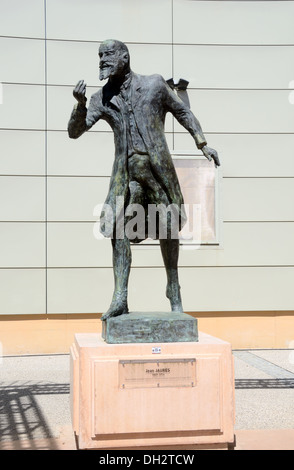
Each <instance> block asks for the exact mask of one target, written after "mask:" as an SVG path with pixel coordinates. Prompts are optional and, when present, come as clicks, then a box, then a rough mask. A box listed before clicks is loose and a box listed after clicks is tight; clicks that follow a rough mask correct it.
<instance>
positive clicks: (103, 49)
mask: <svg viewBox="0 0 294 470" xmlns="http://www.w3.org/2000/svg"><path fill="white" fill-rule="evenodd" d="M99 57H100V63H99V69H100V75H99V78H100V80H105V79H106V78H112V77H118V78H119V77H122V76H124V75H125V74H126V73H128V72H129V71H130V54H129V50H128V48H127V46H126V45H125V44H124V43H123V42H121V41H117V40H115V39H107V40H106V41H104V42H102V44H101V45H100V48H99Z"/></svg>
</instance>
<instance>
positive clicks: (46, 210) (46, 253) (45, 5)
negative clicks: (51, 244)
mask: <svg viewBox="0 0 294 470" xmlns="http://www.w3.org/2000/svg"><path fill="white" fill-rule="evenodd" d="M44 37H45V41H44V44H45V48H44V54H45V57H44V59H45V60H44V64H45V67H44V75H45V76H44V81H45V313H46V315H48V293H47V288H48V271H47V267H48V223H47V219H48V214H47V212H48V207H47V206H48V200H47V199H48V188H47V182H48V179H47V175H48V162H47V157H48V155H47V150H48V145H47V127H48V122H47V116H48V112H47V111H48V110H47V107H48V102H47V0H44Z"/></svg>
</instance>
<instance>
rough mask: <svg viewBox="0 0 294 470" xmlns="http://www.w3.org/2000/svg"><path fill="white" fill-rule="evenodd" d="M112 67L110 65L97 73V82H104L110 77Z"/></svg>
mask: <svg viewBox="0 0 294 470" xmlns="http://www.w3.org/2000/svg"><path fill="white" fill-rule="evenodd" d="M112 69H113V67H112V66H111V65H108V66H105V67H103V68H101V69H100V71H99V80H106V79H107V78H109V77H110V75H111V72H112Z"/></svg>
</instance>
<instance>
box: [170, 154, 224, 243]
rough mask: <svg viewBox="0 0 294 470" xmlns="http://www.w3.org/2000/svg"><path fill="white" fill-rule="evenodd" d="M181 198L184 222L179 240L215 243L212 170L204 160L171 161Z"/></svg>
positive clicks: (183, 159)
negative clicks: (186, 217) (176, 176)
mask: <svg viewBox="0 0 294 470" xmlns="http://www.w3.org/2000/svg"><path fill="white" fill-rule="evenodd" d="M173 162H174V165H175V168H176V172H177V175H178V178H179V182H180V186H181V189H182V193H183V196H184V203H185V205H186V212H187V216H188V221H187V223H186V225H185V227H184V228H183V230H182V231H181V233H180V239H181V240H182V241H184V240H189V241H191V242H193V241H194V242H196V243H215V242H216V241H217V240H216V222H215V168H214V165H213V164H212V163H211V162H209V161H208V160H206V159H205V160H204V159H197V158H195V159H191V158H173Z"/></svg>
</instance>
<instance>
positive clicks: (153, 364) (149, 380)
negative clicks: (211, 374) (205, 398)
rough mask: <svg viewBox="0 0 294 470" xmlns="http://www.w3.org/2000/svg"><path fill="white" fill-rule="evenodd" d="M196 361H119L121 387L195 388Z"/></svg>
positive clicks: (191, 359) (190, 359)
mask: <svg viewBox="0 0 294 470" xmlns="http://www.w3.org/2000/svg"><path fill="white" fill-rule="evenodd" d="M195 385H196V359H195V358H189V359H161V360H158V361H155V360H151V359H150V360H141V361H140V360H138V361H128V360H126V361H124V360H122V361H119V387H120V388H122V389H124V388H126V389H127V388H159V387H195Z"/></svg>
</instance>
